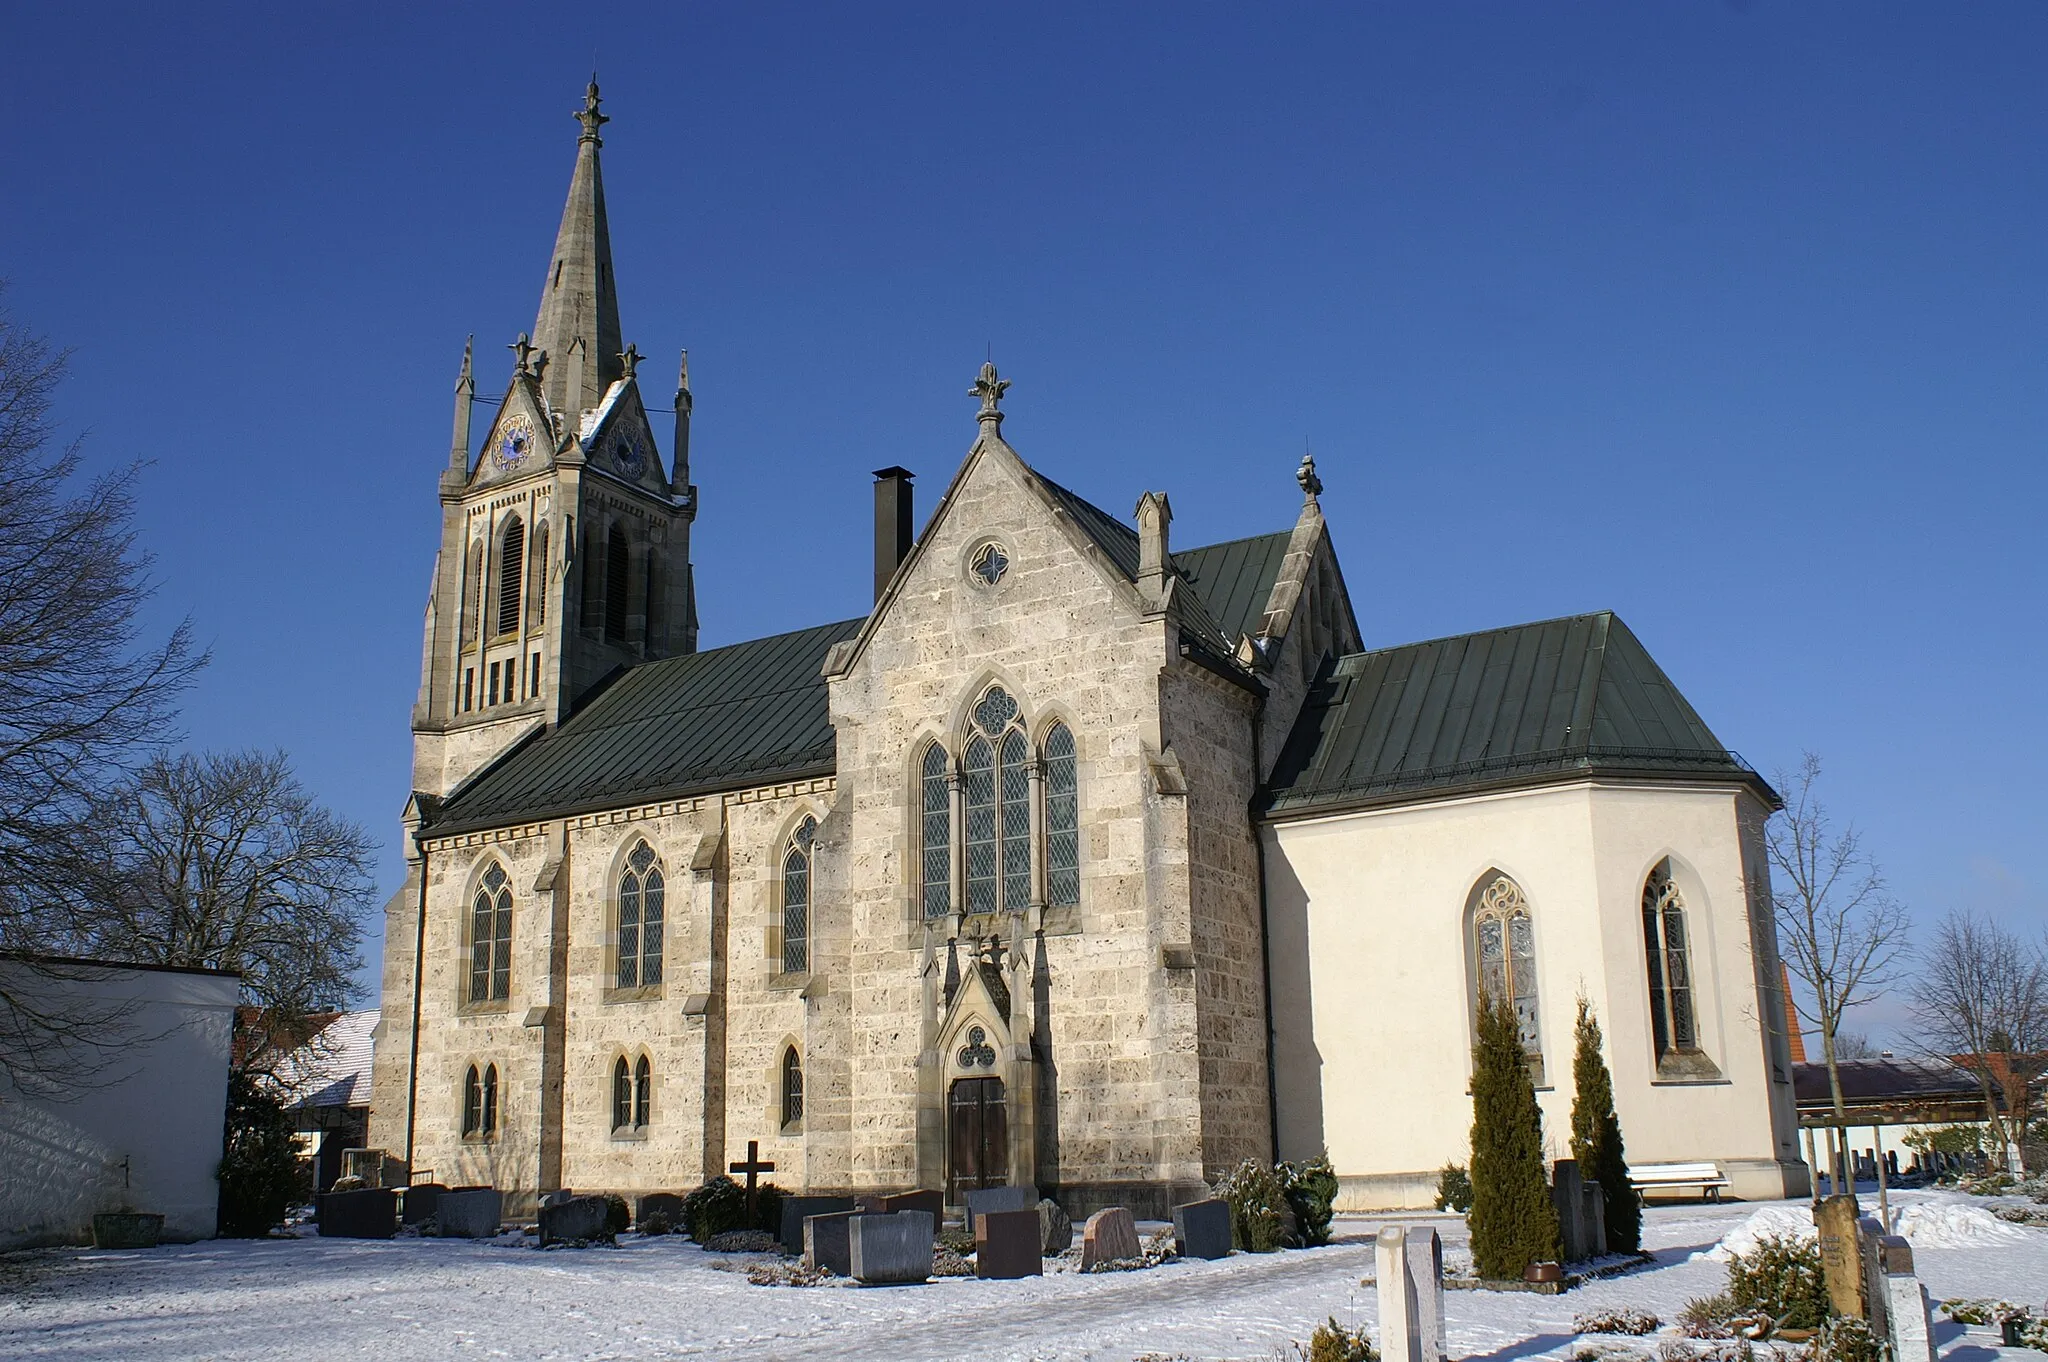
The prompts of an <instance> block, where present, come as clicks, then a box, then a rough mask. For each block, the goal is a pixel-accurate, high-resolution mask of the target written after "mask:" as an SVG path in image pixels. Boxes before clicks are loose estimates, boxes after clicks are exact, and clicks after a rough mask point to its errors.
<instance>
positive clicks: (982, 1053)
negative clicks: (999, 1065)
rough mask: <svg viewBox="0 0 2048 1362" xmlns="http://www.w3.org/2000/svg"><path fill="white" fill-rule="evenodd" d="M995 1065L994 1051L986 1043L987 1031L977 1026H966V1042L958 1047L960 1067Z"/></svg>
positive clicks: (987, 1067) (988, 1066)
mask: <svg viewBox="0 0 2048 1362" xmlns="http://www.w3.org/2000/svg"><path fill="white" fill-rule="evenodd" d="M995 1066H996V1052H995V1050H994V1048H993V1047H991V1046H990V1045H989V1043H988V1032H986V1031H984V1030H982V1029H981V1028H980V1027H979V1026H970V1027H968V1028H967V1044H965V1045H963V1046H961V1047H960V1067H961V1068H963V1069H973V1068H977V1067H979V1068H983V1069H993V1068H994V1067H995Z"/></svg>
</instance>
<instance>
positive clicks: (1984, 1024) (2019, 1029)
mask: <svg viewBox="0 0 2048 1362" xmlns="http://www.w3.org/2000/svg"><path fill="white" fill-rule="evenodd" d="M1919 955H1920V972H1919V974H1918V976H1917V977H1916V978H1915V979H1914V981H1913V987H1912V999H1913V1012H1914V1016H1915V1017H1916V1019H1917V1020H1918V1021H1919V1023H1920V1040H1921V1042H1922V1043H1923V1044H1924V1045H1925V1046H1926V1047H1927V1048H1928V1050H1929V1051H1931V1052H1932V1053H1934V1054H1937V1055H1940V1056H1942V1057H1943V1058H1945V1059H1949V1060H1952V1061H1953V1062H1955V1063H1957V1064H1959V1065H1961V1066H1962V1067H1963V1068H1965V1069H1967V1070H1969V1071H1970V1073H1971V1075H1972V1076H1973V1077H1975V1078H1976V1080H1977V1086H1978V1089H1979V1091H1980V1092H1981V1093H1982V1094H1983V1097H1984V1123H1985V1125H1986V1126H1988V1127H1989V1128H1990V1131H1991V1136H1992V1138H1993V1139H1994V1140H1995V1141H1996V1142H1997V1145H1998V1148H1999V1150H2000V1151H2001V1152H2004V1151H2012V1152H2013V1153H2014V1154H2018V1155H2019V1157H2020V1158H2021V1160H2022V1168H2024V1154H2023V1153H2021V1152H2020V1151H2022V1150H2024V1148H2025V1141H2024V1139H2023V1138H2022V1137H2023V1135H2024V1133H2025V1126H2026V1118H2027V1102H2028V1098H2027V1093H2028V1089H2029V1087H2030V1085H2031V1084H2032V1083H2033V1082H2034V1080H2036V1079H2038V1078H2039V1077H2040V1075H2041V1072H2042V1069H2043V1067H2044V1064H2048V1054H2044V1053H2043V1052H2044V1051H2048V947H2042V946H2034V945H2031V944H2030V943H2028V942H2025V941H2022V940H2020V938H2019V937H2018V936H2016V935H2014V934H2013V933H2011V932H2009V931H2006V930H2005V929H2004V928H2003V927H2001V926H1999V925H1998V924H1997V923H1996V922H1994V921H1992V920H1991V919H1989V918H1987V917H1983V916H1980V915H1979V914H1976V913H1971V912H1964V911H1960V910H1951V911H1950V912H1949V913H1948V914H1947V916H1945V917H1943V918H1942V920H1941V921H1940V923H1939V924H1937V925H1936V926H1935V929H1934V934H1933V936H1932V937H1931V938H1930V939H1929V940H1928V941H1927V943H1926V944H1925V945H1924V946H1922V947H1921V949H1920V952H1919ZM2000 1089H2003V1090H2004V1093H2005V1101H2006V1106H2005V1110H2003V1111H2001V1110H2000V1109H1999V1103H1998V1100H1997V1093H1998V1091H1999V1090H2000Z"/></svg>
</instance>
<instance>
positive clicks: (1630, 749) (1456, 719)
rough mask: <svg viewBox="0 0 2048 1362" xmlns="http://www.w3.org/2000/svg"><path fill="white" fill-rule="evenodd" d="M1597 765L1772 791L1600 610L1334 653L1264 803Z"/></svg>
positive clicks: (1333, 798) (1300, 804)
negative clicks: (1336, 655)
mask: <svg viewBox="0 0 2048 1362" xmlns="http://www.w3.org/2000/svg"><path fill="white" fill-rule="evenodd" d="M1588 774H1604V775H1630V776H1644V777H1652V778H1655V777H1666V778H1686V777H1699V776H1709V777H1721V778H1724V779H1730V780H1734V781H1738V782H1741V783H1743V784H1746V785H1749V786H1751V787H1752V788H1753V789H1755V790H1757V791H1758V793H1759V794H1760V795H1761V796H1762V797H1763V798H1764V799H1766V800H1767V801H1769V802H1771V803H1773V804H1775V803H1776V801H1777V795H1776V794H1775V792H1773V791H1772V790H1771V788H1770V786H1769V785H1767V784H1765V783H1764V781H1763V780H1762V779H1761V778H1760V777H1759V776H1757V774H1756V773H1755V772H1754V771H1752V770H1751V769H1750V768H1749V767H1748V765H1746V764H1745V763H1744V762H1743V761H1742V759H1741V758H1740V757H1738V756H1736V755H1735V754H1734V753H1732V752H1730V751H1729V750H1728V749H1727V748H1725V747H1723V746H1722V745H1721V742H1720V740H1719V739H1718V738H1716V737H1715V736H1714V734H1713V731H1712V730H1711V729H1709V728H1708V727H1707V725H1706V723H1705V722H1704V721H1703V720H1702V719H1701V718H1700V716H1699V715H1698V714H1697V713H1696V712H1695V711H1694V710H1693V707H1692V706H1691V705H1689V704H1687V703H1686V700H1685V697H1684V696H1683V695H1681V694H1679V692H1678V687H1676V686H1675V685H1673V684H1672V683H1671V679H1670V678H1669V677H1667V676H1666V675H1665V674H1664V672H1663V670H1662V669H1661V668H1659V667H1658V666H1657V664H1656V663H1655V662H1654V661H1652V660H1651V658H1650V654H1649V652H1648V650H1647V649H1645V648H1644V647H1643V645H1642V643H1641V641H1640V640H1638V639H1637V638H1636V636H1635V635H1634V634H1633V633H1630V632H1629V629H1628V626H1627V625H1625V624H1623V623H1622V622H1621V621H1620V620H1619V619H1617V618H1616V617H1615V616H1614V615H1613V614H1612V613H1611V612H1606V611H1603V612H1601V613H1599V614H1594V615H1575V616H1572V617H1570V618H1568V619H1557V620H1545V621H1543V622H1541V623H1537V624H1522V625H1516V626H1514V627H1512V628H1508V629H1491V630H1487V631H1486V632H1484V633H1477V634H1460V635H1457V636H1456V637H1453V638H1442V639H1434V640H1432V641H1430V642H1427V643H1411V644H1408V645H1406V646H1404V647H1399V648H1387V649H1383V650H1381V651H1379V652H1369V653H1353V654H1351V655H1349V656H1347V657H1342V658H1338V659H1336V660H1335V661H1334V662H1332V663H1331V664H1330V665H1329V667H1328V668H1326V669H1325V671H1324V672H1323V674H1322V675H1321V676H1320V677H1318V679H1317V681H1316V683H1315V685H1314V686H1313V687H1312V688H1311V690H1310V692H1309V696H1308V700H1307V702H1306V703H1305V704H1304V706H1303V708H1302V712H1301V716H1300V718H1299V719H1297V720H1296V721H1295V726H1294V731H1293V732H1292V733H1291V734H1290V735H1289V737H1288V740H1287V745H1286V746H1285V747H1284V748H1283V749H1282V751H1281V755H1280V760H1279V762H1278V764H1277V765H1276V766H1275V767H1274V770H1273V778H1272V782H1271V784H1270V786H1269V788H1268V790H1267V794H1266V805H1267V807H1268V809H1269V810H1270V811H1271V813H1272V814H1273V815H1275V816H1281V817H1284V816H1287V815H1290V814H1315V813H1326V812H1331V811H1333V810H1336V809H1340V808H1346V807H1365V806H1370V805H1374V804H1386V803H1397V802H1406V801H1409V800H1411V799H1413V798H1415V797H1416V795H1417V794H1418V793H1428V794H1431V795H1435V794H1439V793H1446V792H1462V791H1470V790H1478V789H1487V788H1496V787H1505V786H1514V785H1527V784H1540V783H1548V782H1551V781H1554V780H1557V779H1559V778H1561V777H1571V778H1576V777H1582V776H1585V775H1588Z"/></svg>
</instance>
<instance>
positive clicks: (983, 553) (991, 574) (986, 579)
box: [969, 544, 1010, 586]
mask: <svg viewBox="0 0 2048 1362" xmlns="http://www.w3.org/2000/svg"><path fill="white" fill-rule="evenodd" d="M969 566H971V567H972V568H973V570H974V575H975V576H976V577H979V578H980V579H981V580H982V583H983V584H984V585H986V586H994V585H995V584H996V583H997V582H1000V581H1001V580H1003V574H1004V573H1005V572H1008V571H1009V570H1010V556H1009V555H1008V554H1006V553H1004V552H1003V549H1002V545H1000V544H983V545H982V546H981V547H980V548H978V549H976V550H975V551H974V561H973V562H972V563H971V564H970V565H969Z"/></svg>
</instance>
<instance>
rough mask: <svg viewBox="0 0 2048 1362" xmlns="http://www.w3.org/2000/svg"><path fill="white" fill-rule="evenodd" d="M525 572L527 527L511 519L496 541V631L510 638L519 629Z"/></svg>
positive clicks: (517, 519) (518, 519) (516, 519)
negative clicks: (520, 593)
mask: <svg viewBox="0 0 2048 1362" xmlns="http://www.w3.org/2000/svg"><path fill="white" fill-rule="evenodd" d="M525 572H526V523H525V522H524V521H522V520H521V519H520V518H519V517H518V516H516V515H515V516H513V517H512V518H511V519H510V520H509V521H507V522H506V524H505V533H504V535H503V536H502V537H500V539H499V540H498V628H497V632H498V633H501V634H509V633H512V632H514V631H515V630H517V629H518V628H519V588H520V586H521V584H522V583H523V582H524V580H525Z"/></svg>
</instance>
